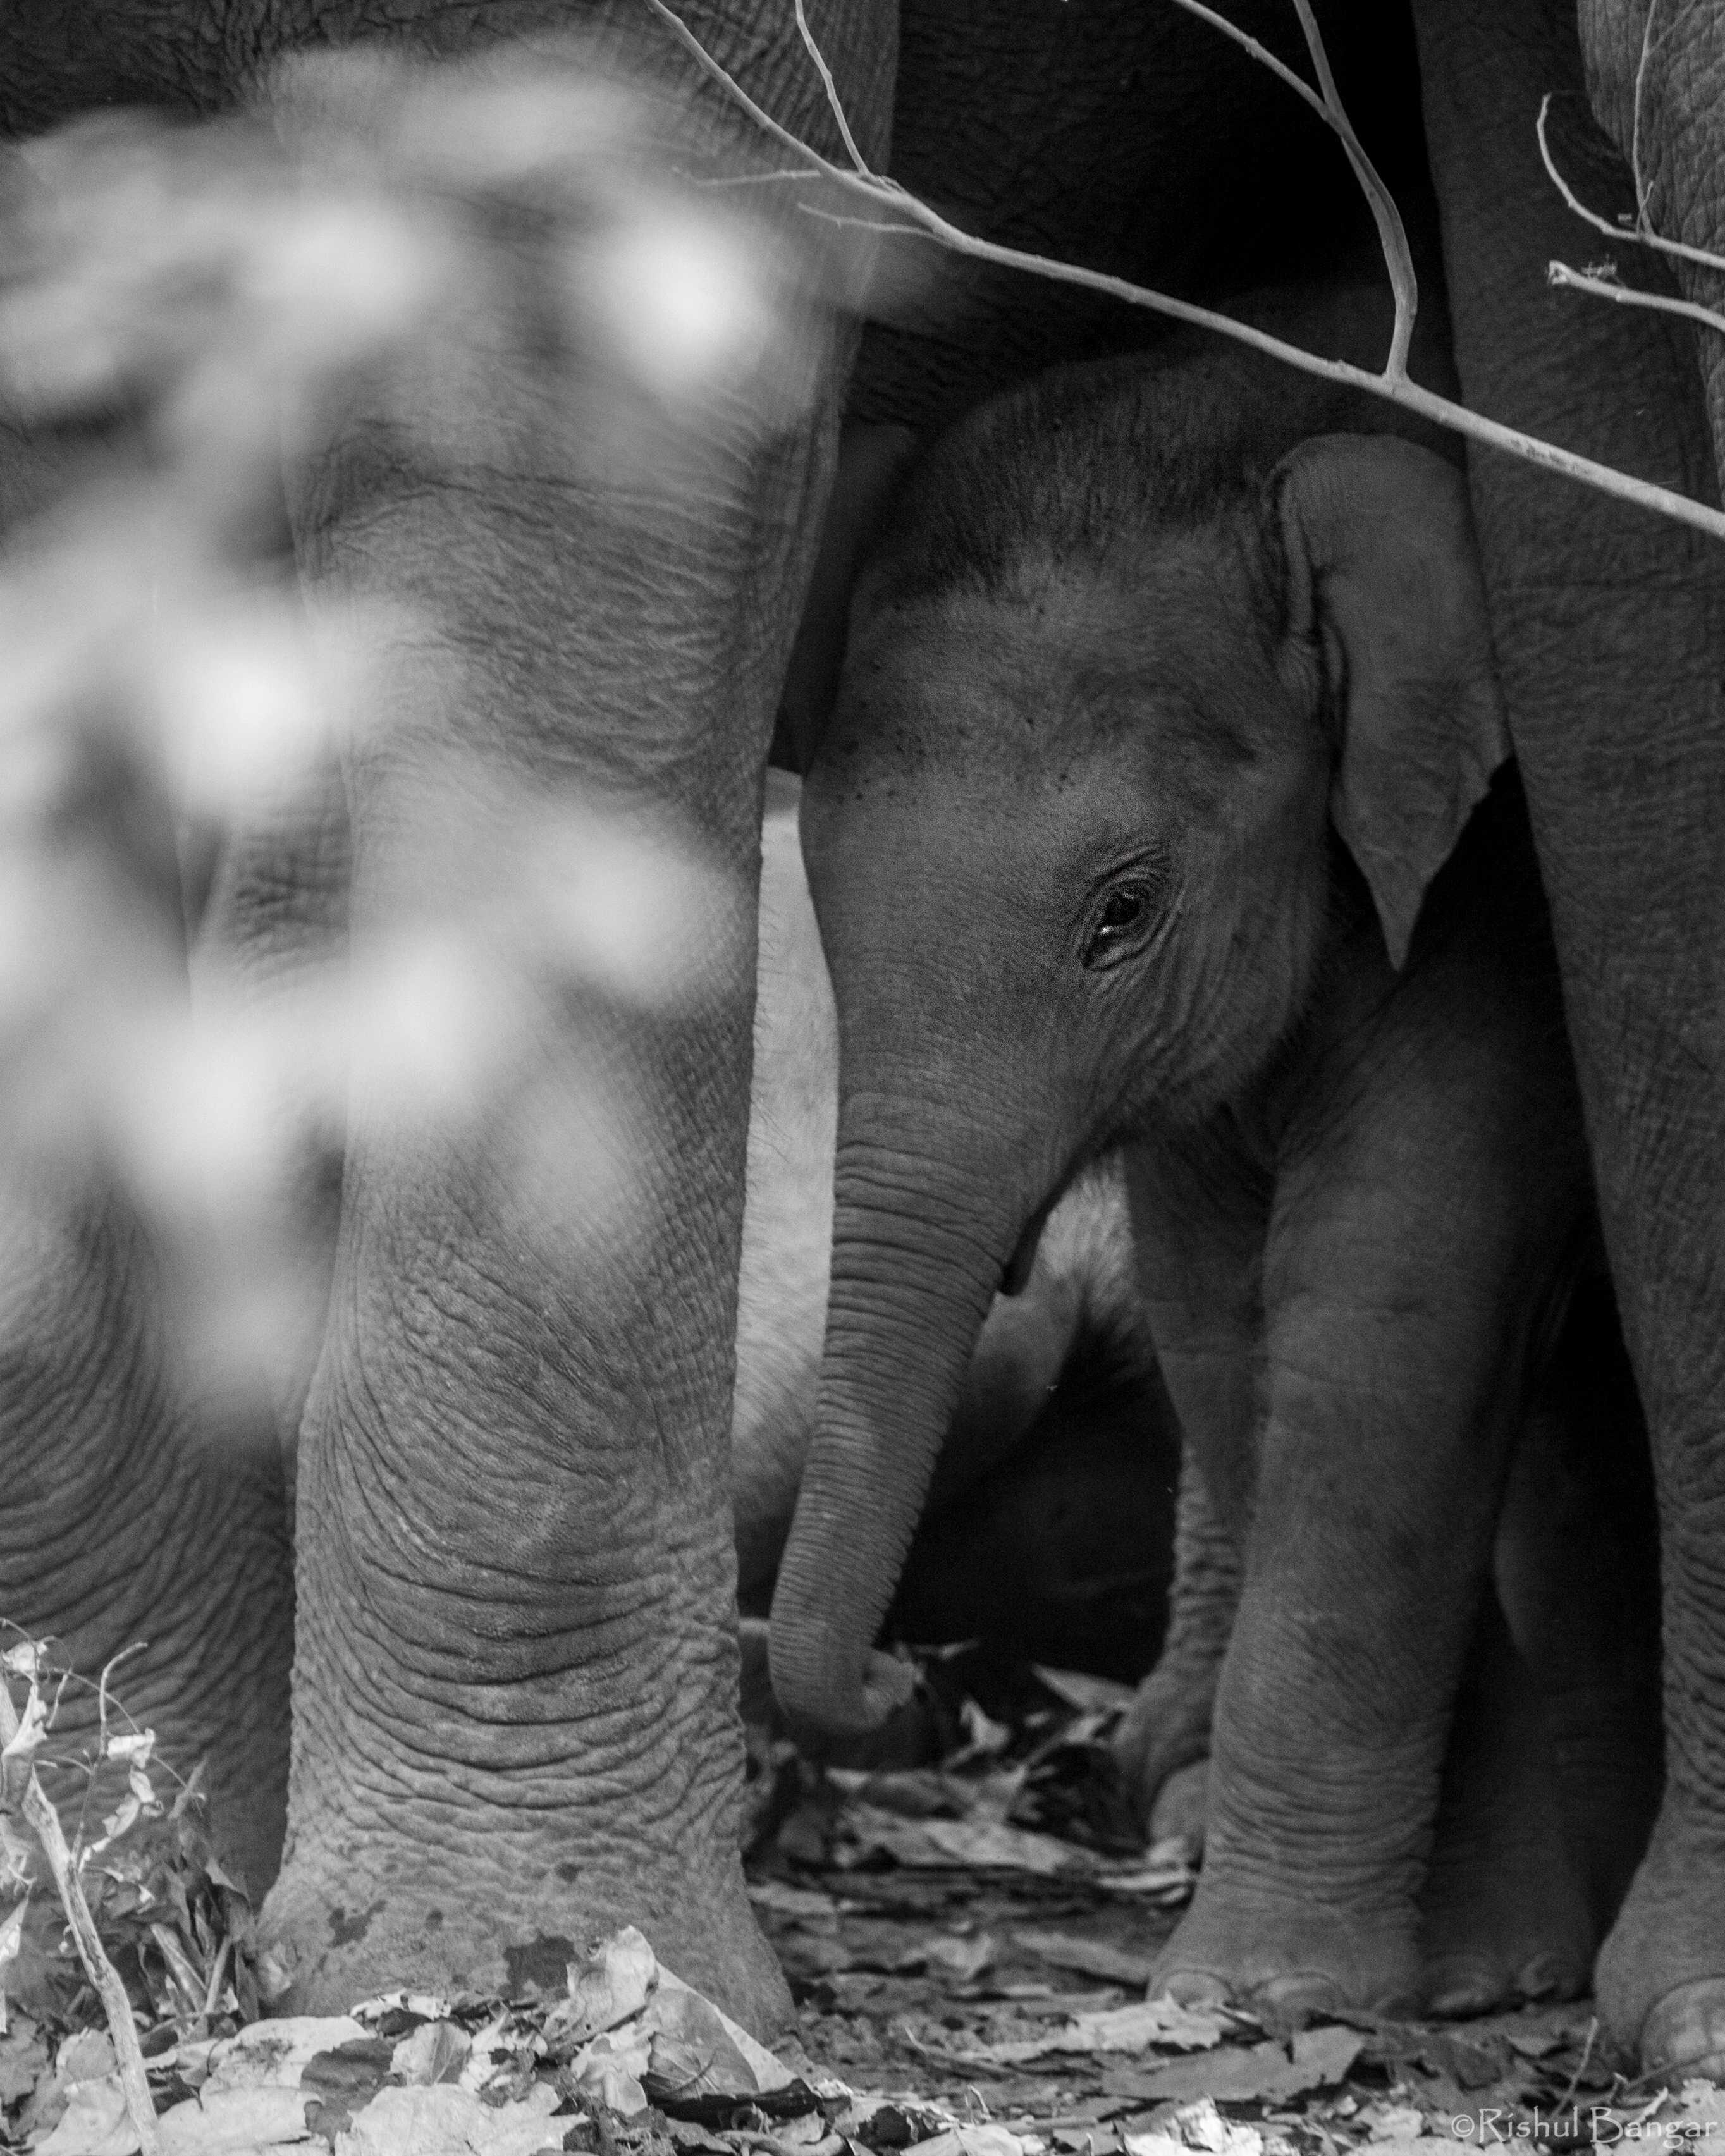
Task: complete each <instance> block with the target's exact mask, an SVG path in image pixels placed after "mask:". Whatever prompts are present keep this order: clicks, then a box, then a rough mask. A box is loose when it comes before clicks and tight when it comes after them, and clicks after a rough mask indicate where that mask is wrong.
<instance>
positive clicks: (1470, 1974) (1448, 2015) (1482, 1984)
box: [1425, 1963, 1503, 2020]
mask: <svg viewBox="0 0 1725 2156" xmlns="http://www.w3.org/2000/svg"><path fill="white" fill-rule="evenodd" d="M1502 1995H1503V1990H1502V1985H1501V1984H1496V1983H1494V1982H1493V1981H1492V1979H1491V1973H1490V1971H1489V1970H1487V1969H1485V1968H1483V1967H1482V1966H1481V1964H1480V1963H1462V1964H1461V1965H1459V1966H1456V1965H1452V1966H1451V1967H1450V1968H1449V1969H1445V1971H1444V1972H1443V1973H1442V1974H1440V1975H1439V1976H1437V1977H1435V1978H1434V1979H1433V1980H1432V1982H1431V1984H1430V1988H1429V1989H1428V1991H1427V1994H1426V1999H1425V2011H1426V2012H1427V2013H1428V2014H1432V2015H1438V2016H1440V2018H1441V2019H1443V2020H1463V2019H1465V2018H1466V2016H1467V2015H1470V2014H1485V2013H1487V2012H1489V2011H1490V2010H1491V2008H1492V2007H1494V2006H1495V2005H1497V2002H1498V2000H1499V1999H1501V1998H1502Z"/></svg>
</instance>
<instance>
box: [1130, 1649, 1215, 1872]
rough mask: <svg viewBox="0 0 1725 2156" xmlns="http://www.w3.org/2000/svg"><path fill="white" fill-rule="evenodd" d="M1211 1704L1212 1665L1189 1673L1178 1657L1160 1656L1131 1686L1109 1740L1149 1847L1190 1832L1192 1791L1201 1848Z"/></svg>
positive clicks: (1206, 1663) (1195, 1667)
mask: <svg viewBox="0 0 1725 2156" xmlns="http://www.w3.org/2000/svg"><path fill="white" fill-rule="evenodd" d="M1215 1697H1216V1664H1215V1663H1214V1661H1208V1660H1207V1661H1204V1662H1202V1663H1201V1664H1197V1665H1189V1664H1188V1663H1187V1662H1186V1661H1184V1660H1183V1658H1182V1657H1180V1656H1179V1655H1167V1654H1165V1655H1163V1659H1162V1661H1159V1662H1158V1664H1157V1665H1156V1667H1155V1668H1154V1669H1153V1670H1152V1671H1151V1672H1150V1674H1149V1676H1147V1677H1146V1678H1145V1679H1144V1681H1143V1682H1142V1684H1141V1685H1140V1686H1138V1689H1137V1695H1136V1697H1134V1699H1133V1701H1132V1705H1131V1706H1130V1707H1128V1708H1127V1711H1126V1713H1125V1715H1124V1716H1123V1717H1122V1720H1121V1724H1120V1727H1119V1729H1118V1730H1117V1732H1116V1733H1115V1737H1114V1756H1115V1758H1116V1759H1117V1761H1118V1762H1119V1764H1120V1768H1121V1772H1122V1774H1124V1776H1125V1777H1126V1781H1127V1788H1128V1789H1131V1790H1132V1797H1133V1801H1134V1804H1135V1805H1136V1807H1137V1815H1138V1817H1139V1819H1140V1820H1142V1822H1143V1825H1144V1830H1145V1832H1146V1833H1147V1835H1148V1836H1149V1838H1150V1840H1153V1841H1159V1840H1163V1838H1164V1836H1165V1835H1169V1834H1174V1833H1183V1832H1184V1831H1185V1830H1186V1829H1187V1828H1188V1827H1189V1825H1192V1824H1193V1820H1192V1811H1193V1793H1194V1789H1195V1790H1196V1791H1197V1793H1198V1794H1197V1802H1198V1806H1199V1815H1198V1825H1199V1833H1198V1838H1197V1846H1199V1847H1200V1848H1201V1847H1202V1846H1203V1842H1204V1833H1203V1807H1204V1803H1205V1801H1206V1799H1207V1792H1208V1786H1209V1749H1210V1716H1211V1712H1212V1711H1213V1709H1214V1705H1215ZM1170 1822H1177V1823H1170Z"/></svg>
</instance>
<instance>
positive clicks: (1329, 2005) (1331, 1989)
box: [1253, 1969, 1343, 2024]
mask: <svg viewBox="0 0 1725 2156" xmlns="http://www.w3.org/2000/svg"><path fill="white" fill-rule="evenodd" d="M1253 1997H1254V1998H1255V1999H1257V2000H1258V2001H1260V2003H1261V2004H1262V2005H1266V2006H1270V2007H1273V2008H1274V2009H1275V2010H1276V2018H1277V2020H1281V2021H1285V2022H1288V2023H1290V2024H1294V2023H1297V2022H1299V2021H1301V2020H1309V2019H1310V2018H1311V2017H1312V2015H1317V2014H1333V2013H1334V2012H1335V2010H1336V2009H1337V2007H1338V2006H1340V2005H1342V2004H1343V1997H1342V1987H1341V1986H1340V1984H1337V1982H1336V1980H1335V1979H1334V1978H1333V1977H1329V1976H1325V1975H1323V1974H1322V1973H1321V1972H1320V1971H1319V1970H1317V1969H1301V1970H1299V1971H1298V1972H1297V1973H1296V1974H1291V1975H1288V1976H1275V1977H1272V1978H1271V1979H1270V1981H1269V1983H1268V1984H1260V1985H1259V1987H1258V1989H1257V1990H1256V1991H1255V1993H1254V1994H1253Z"/></svg>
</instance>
